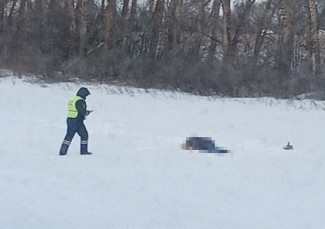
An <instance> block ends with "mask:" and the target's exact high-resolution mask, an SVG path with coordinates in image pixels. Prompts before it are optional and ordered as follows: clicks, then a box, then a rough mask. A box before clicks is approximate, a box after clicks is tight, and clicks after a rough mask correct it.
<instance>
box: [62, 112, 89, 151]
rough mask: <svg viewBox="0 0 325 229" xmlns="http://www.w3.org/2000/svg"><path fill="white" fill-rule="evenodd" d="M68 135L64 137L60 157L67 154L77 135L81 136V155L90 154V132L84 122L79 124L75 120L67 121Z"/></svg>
mask: <svg viewBox="0 0 325 229" xmlns="http://www.w3.org/2000/svg"><path fill="white" fill-rule="evenodd" d="M67 126H68V129H67V134H66V135H65V137H64V140H63V143H62V145H61V149H60V155H65V154H67V151H68V149H69V146H70V143H71V141H72V139H73V137H74V135H75V134H76V133H78V135H79V136H80V139H81V142H80V153H81V154H83V153H87V152H88V131H87V129H86V126H85V124H84V123H83V122H78V121H77V120H74V119H69V118H68V119H67Z"/></svg>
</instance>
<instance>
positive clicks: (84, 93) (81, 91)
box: [77, 87, 90, 99]
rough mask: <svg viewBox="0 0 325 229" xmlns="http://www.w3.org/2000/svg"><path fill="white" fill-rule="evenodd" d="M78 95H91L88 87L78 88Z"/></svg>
mask: <svg viewBox="0 0 325 229" xmlns="http://www.w3.org/2000/svg"><path fill="white" fill-rule="evenodd" d="M77 95H78V96H80V97H82V98H84V99H85V98H86V97H87V96H88V95H90V92H89V90H88V89H87V88H85V87H82V88H80V89H79V90H78V92H77Z"/></svg>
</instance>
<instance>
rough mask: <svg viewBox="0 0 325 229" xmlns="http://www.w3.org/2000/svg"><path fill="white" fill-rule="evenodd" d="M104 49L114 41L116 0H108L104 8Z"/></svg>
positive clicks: (111, 45) (110, 46)
mask: <svg viewBox="0 0 325 229" xmlns="http://www.w3.org/2000/svg"><path fill="white" fill-rule="evenodd" d="M105 18H106V29H105V49H106V50H108V49H110V48H112V47H113V46H114V43H115V27H114V25H115V20H116V0H109V2H108V5H107V8H106V17H105Z"/></svg>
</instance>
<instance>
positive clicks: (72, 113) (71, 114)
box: [68, 96, 83, 118]
mask: <svg viewBox="0 0 325 229" xmlns="http://www.w3.org/2000/svg"><path fill="white" fill-rule="evenodd" d="M81 99H83V98H81V97H80V96H75V97H73V98H72V99H71V100H70V101H69V104H68V118H77V116H78V113H79V112H78V110H77V107H76V103H77V102H78V101H79V100H81Z"/></svg>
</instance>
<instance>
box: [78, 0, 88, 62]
mask: <svg viewBox="0 0 325 229" xmlns="http://www.w3.org/2000/svg"><path fill="white" fill-rule="evenodd" d="M87 8H88V0H82V1H81V5H80V30H79V33H80V35H79V38H80V44H79V55H80V56H81V57H85V56H86V54H87V41H86V37H87V21H88V18H87V11H88V9H87Z"/></svg>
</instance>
